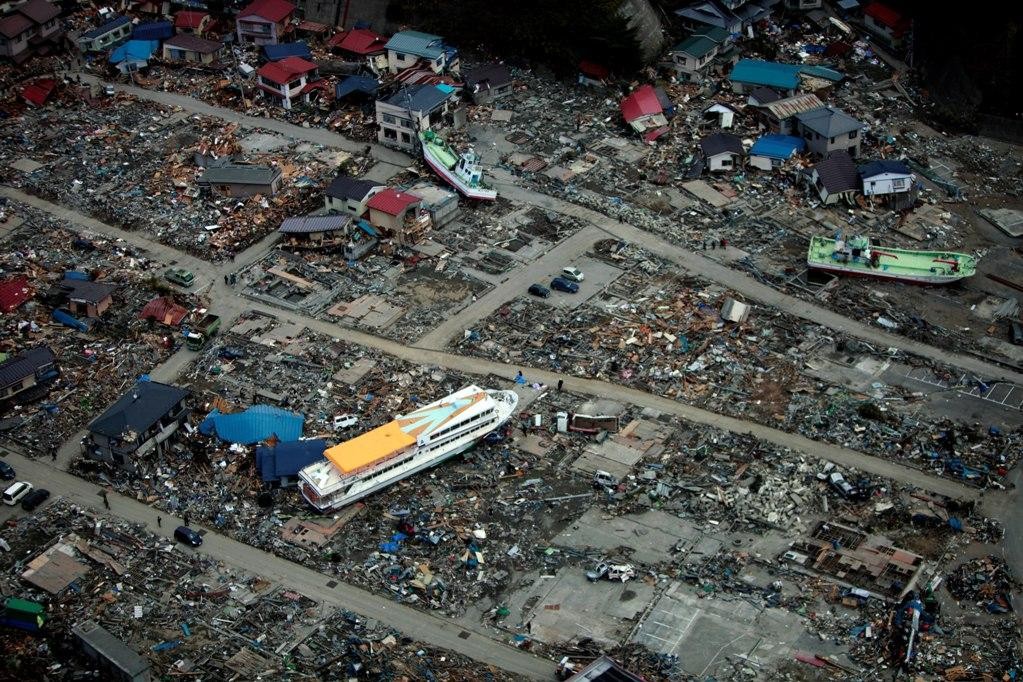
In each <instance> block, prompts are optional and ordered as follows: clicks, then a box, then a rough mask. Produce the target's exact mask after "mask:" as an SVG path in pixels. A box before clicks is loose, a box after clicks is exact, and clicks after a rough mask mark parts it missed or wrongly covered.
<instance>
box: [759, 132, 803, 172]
mask: <svg viewBox="0 0 1023 682" xmlns="http://www.w3.org/2000/svg"><path fill="white" fill-rule="evenodd" d="M805 150H806V142H805V141H804V140H803V139H802V138H801V137H795V136H793V135H764V136H763V137H761V138H760V139H759V140H757V141H756V142H754V143H753V146H752V147H751V148H750V150H749V164H750V165H751V166H753V167H754V168H759V169H761V170H771V169H772V168H778V167H780V166H781V165H783V164H784V163H785V162H786V161H788V160H789V159H791V158H792V157H793V156H795V155H796V154H798V153H799V152H802V151H805Z"/></svg>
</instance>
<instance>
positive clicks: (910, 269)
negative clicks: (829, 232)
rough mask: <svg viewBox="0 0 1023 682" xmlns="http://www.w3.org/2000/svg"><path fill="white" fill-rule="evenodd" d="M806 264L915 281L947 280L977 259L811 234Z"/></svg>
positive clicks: (966, 271) (968, 271) (968, 270)
mask: <svg viewBox="0 0 1023 682" xmlns="http://www.w3.org/2000/svg"><path fill="white" fill-rule="evenodd" d="M806 264H807V265H808V266H810V267H811V268H815V269H817V270H829V271H831V272H837V273H841V274H844V275H862V276H866V277H876V278H878V279H894V280H899V281H902V282H915V283H917V284H948V283H949V282H955V281H957V280H960V279H964V278H966V277H972V276H973V275H974V274H975V273H976V272H977V259H976V258H974V257H973V256H971V255H969V254H966V253H954V252H950V251H913V250H910V249H897V248H894V247H889V246H873V245H871V243H870V240H869V239H867V238H866V237H860V236H857V237H850V238H849V239H848V241H847V240H844V239H842V235H841V233H839V234H837V235H836V236H835V238H834V239H829V238H827V237H821V236H814V237H813V238H812V239H810V249H809V251H808V252H807V254H806Z"/></svg>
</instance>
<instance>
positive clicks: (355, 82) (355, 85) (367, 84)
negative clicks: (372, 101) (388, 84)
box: [334, 76, 380, 99]
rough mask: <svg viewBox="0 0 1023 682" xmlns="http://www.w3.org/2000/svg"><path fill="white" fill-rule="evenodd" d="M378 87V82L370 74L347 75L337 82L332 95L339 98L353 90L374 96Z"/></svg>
mask: <svg viewBox="0 0 1023 682" xmlns="http://www.w3.org/2000/svg"><path fill="white" fill-rule="evenodd" d="M378 87H380V83H379V82H378V81H377V79H376V78H372V77H370V76H349V77H348V78H345V79H344V80H343V81H341V82H340V83H338V84H337V86H336V87H335V88H334V96H335V97H337V98H338V99H341V98H342V97H345V96H346V95H350V94H352V93H353V92H361V93H363V94H366V95H370V96H376V94H377V88H378Z"/></svg>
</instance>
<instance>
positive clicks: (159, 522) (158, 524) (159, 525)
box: [156, 516, 163, 528]
mask: <svg viewBox="0 0 1023 682" xmlns="http://www.w3.org/2000/svg"><path fill="white" fill-rule="evenodd" d="M156 527H157V528H163V517H162V516H157V517H156Z"/></svg>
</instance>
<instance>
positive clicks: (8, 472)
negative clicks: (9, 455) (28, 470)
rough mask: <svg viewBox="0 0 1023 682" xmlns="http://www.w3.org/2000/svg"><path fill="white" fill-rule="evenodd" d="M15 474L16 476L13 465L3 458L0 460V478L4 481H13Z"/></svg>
mask: <svg viewBox="0 0 1023 682" xmlns="http://www.w3.org/2000/svg"><path fill="white" fill-rule="evenodd" d="M15 476H17V474H16V473H14V467H12V466H11V465H10V464H8V463H7V462H5V461H3V460H0V478H2V479H3V480H5V481H13V480H14V477H15Z"/></svg>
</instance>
